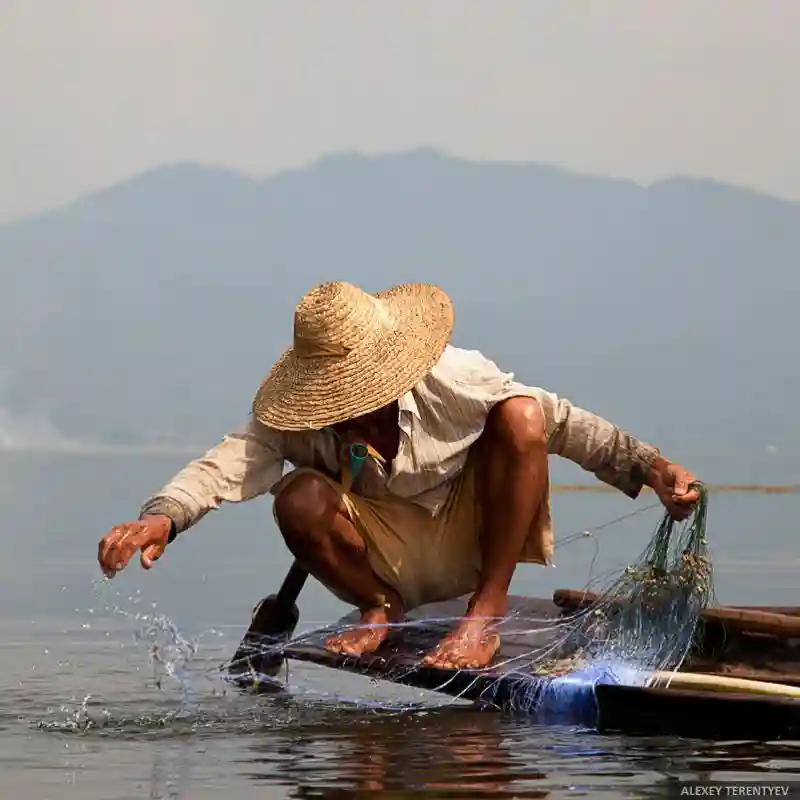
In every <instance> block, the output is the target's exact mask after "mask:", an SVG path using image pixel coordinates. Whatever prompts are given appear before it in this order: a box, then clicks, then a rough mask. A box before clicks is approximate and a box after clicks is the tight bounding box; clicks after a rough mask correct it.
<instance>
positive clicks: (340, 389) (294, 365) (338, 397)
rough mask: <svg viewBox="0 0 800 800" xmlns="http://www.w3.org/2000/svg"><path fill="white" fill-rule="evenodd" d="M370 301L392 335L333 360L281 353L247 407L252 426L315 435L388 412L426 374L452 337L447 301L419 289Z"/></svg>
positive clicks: (398, 289)
mask: <svg viewBox="0 0 800 800" xmlns="http://www.w3.org/2000/svg"><path fill="white" fill-rule="evenodd" d="M373 296H374V297H376V298H378V299H379V300H381V301H382V302H383V303H385V304H386V306H387V308H388V309H389V311H390V312H391V314H392V317H393V319H394V320H395V322H396V325H395V327H394V328H393V330H392V331H391V332H390V333H389V334H388V335H386V334H385V333H383V334H382V335H380V336H378V335H376V336H372V337H370V336H367V337H365V341H364V342H363V343H362V344H361V345H359V346H358V347H357V348H355V349H353V350H351V351H350V352H349V353H348V354H347V355H345V356H340V357H336V358H331V357H327V356H317V357H312V358H309V357H300V356H298V355H297V354H296V353H295V352H294V350H293V349H292V348H289V349H288V350H286V351H285V352H284V353H283V355H282V356H281V358H280V359H279V360H278V362H277V363H276V364H275V366H274V367H273V368H272V370H271V371H270V373H269V375H268V376H267V377H266V379H265V380H264V382H263V383H262V385H261V387H260V388H259V390H258V392H257V394H256V396H255V399H254V401H253V414H254V416H255V418H256V419H257V420H258V421H259V422H261V423H262V424H264V425H266V426H268V427H271V428H275V429H278V430H284V431H302V430H319V429H321V428H325V427H327V426H329V425H334V424H336V423H337V422H344V421H345V420H348V419H353V418H355V417H360V416H363V415H364V414H369V413H371V412H373V411H377V410H378V409H379V408H383V407H384V406H386V405H389V404H390V403H392V402H394V401H395V400H397V399H398V398H400V397H401V396H402V395H404V394H405V393H406V392H407V391H409V390H410V389H412V388H413V387H414V386H415V385H416V384H417V383H418V382H419V381H420V380H422V378H424V377H425V376H426V375H427V374H428V373H429V372H430V370H431V369H432V368H433V367H434V366H435V364H436V362H437V361H438V360H439V359H440V358H441V356H442V353H443V352H444V349H445V347H446V346H447V343H448V341H449V340H450V336H451V334H452V331H453V325H454V310H453V305H452V302H451V300H450V298H449V297H448V296H447V294H446V293H445V292H444V291H442V290H441V289H439V288H438V287H437V286H433V285H430V284H421V283H413V284H403V285H400V286H395V287H393V288H391V289H388V290H386V291H383V292H376V293H375V294H374V295H373Z"/></svg>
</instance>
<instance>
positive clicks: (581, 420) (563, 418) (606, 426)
mask: <svg viewBox="0 0 800 800" xmlns="http://www.w3.org/2000/svg"><path fill="white" fill-rule="evenodd" d="M552 411H553V419H554V425H553V430H552V435H551V439H550V446H549V449H550V452H551V453H556V454H558V455H560V456H563V457H564V458H568V459H569V460H570V461H573V462H575V463H576V464H578V465H579V466H581V467H582V468H583V469H585V470H587V471H588V472H591V473H593V474H594V475H595V476H596V477H597V478H598V480H601V481H603V482H604V483H607V484H609V485H610V486H614V487H615V488H617V489H619V490H620V491H621V492H623V493H624V494H626V495H628V497H631V498H636V497H638V496H639V493H640V492H641V490H642V487H643V486H645V485H647V481H648V475H649V474H650V471H651V468H652V466H653V464H654V462H655V461H656V459H657V458H659V457H660V453H659V450H658V448H657V447H654V446H652V445H650V444H647V443H646V442H642V441H640V440H638V439H636V438H634V437H633V436H631V435H630V434H629V433H628V432H627V431H625V430H623V429H621V428H619V427H618V426H617V425H614V424H613V423H612V422H609V421H608V420H606V419H603V418H602V417H600V416H598V415H597V414H593V413H591V412H590V411H586V410H584V409H582V408H578V407H577V406H573V405H572V404H571V403H570V402H569V401H567V400H564V399H560V400H558V401H557V404H556V407H555V408H554V409H553V410H552Z"/></svg>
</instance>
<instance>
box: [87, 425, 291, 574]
mask: <svg viewBox="0 0 800 800" xmlns="http://www.w3.org/2000/svg"><path fill="white" fill-rule="evenodd" d="M283 464H284V459H283V455H282V448H281V440H280V435H279V434H278V433H276V432H273V431H270V430H269V429H267V428H265V427H264V426H263V425H261V424H260V423H258V422H257V421H255V420H253V419H251V420H249V421H248V423H247V424H246V425H245V426H244V428H243V429H242V430H241V431H237V432H236V433H231V434H229V435H227V436H225V437H224V438H223V439H222V441H221V442H220V443H219V444H218V445H216V446H215V447H213V448H212V449H211V450H209V451H208V452H207V453H205V454H204V455H203V456H201V457H200V458H197V459H194V460H193V461H191V462H189V463H188V464H187V465H186V466H185V467H184V468H183V469H182V470H181V471H180V472H178V473H177V475H175V476H174V477H173V478H172V479H171V480H170V481H169V482H168V483H167V484H166V485H165V486H163V487H162V488H161V489H160V490H158V491H157V492H156V493H155V494H153V495H151V496H150V497H149V498H148V499H147V500H146V501H145V503H144V504H143V505H142V508H141V510H140V514H139V519H138V520H136V521H134V522H126V523H123V524H122V525H117V526H115V527H114V528H112V530H111V531H110V532H109V533H108V534H107V535H106V536H105V537H104V538H103V539H102V540H101V541H100V544H99V547H98V561H99V562H100V566H101V567H102V569H103V571H104V572H105V574H106V575H107V576H109V577H112V576H113V575H114V574H115V573H116V572H118V571H119V570H120V569H123V568H124V567H125V565H126V564H127V563H128V561H130V559H131V558H132V557H133V555H135V553H136V552H139V551H141V563H142V566H143V567H144V568H145V569H150V567H151V566H152V564H153V562H154V561H155V560H156V559H158V558H160V557H161V555H163V553H164V550H165V549H166V547H167V544H169V542H171V541H172V540H173V539H174V538H175V536H177V535H178V534H179V533H182V532H184V531H186V530H188V529H189V528H191V527H192V526H193V525H195V524H197V522H199V521H200V520H201V519H202V518H203V517H204V516H205V515H206V514H207V513H208V512H209V511H211V510H213V509H216V508H219V506H220V505H221V504H222V503H223V502H230V503H238V502H242V501H245V500H250V499H252V498H254V497H258V496H259V495H262V494H265V493H266V492H268V491H269V490H270V488H271V487H272V486H273V485H274V484H275V483H276V482H277V481H278V480H279V479H280V477H281V475H282V473H283Z"/></svg>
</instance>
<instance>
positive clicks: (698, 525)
mask: <svg viewBox="0 0 800 800" xmlns="http://www.w3.org/2000/svg"><path fill="white" fill-rule="evenodd" d="M693 488H694V489H696V490H697V491H698V493H699V502H698V504H697V506H696V507H695V509H694V510H693V512H692V514H691V515H690V516H689V517H688V518H687V519H686V520H684V521H677V520H674V519H673V518H672V517H671V516H670V515H669V514H668V513H667V512H664V514H663V516H662V518H661V519H660V521H659V522H658V524H657V525H656V528H655V530H654V532H653V534H652V536H651V538H650V541H649V543H648V546H647V547H646V548H645V550H644V552H643V553H641V555H640V556H639V557H638V558H637V559H636V560H635V561H634V562H633V563H632V564H630V565H628V566H627V567H626V568H624V569H620V570H618V571H617V572H615V573H613V574H611V575H610V576H609V577H607V578H606V579H605V580H604V581H597V582H595V586H594V588H593V590H592V591H591V592H590V591H589V589H588V587H587V589H586V590H585V591H584V592H583V594H582V595H581V596H579V597H575V596H573V597H571V598H570V602H569V604H568V605H569V606H570V608H571V609H572V610H571V611H565V612H562V613H561V614H560V615H556V616H553V615H550V616H547V617H542V618H540V619H532V618H526V617H521V616H519V615H518V614H517V615H514V616H511V617H509V618H506V619H504V620H500V621H497V623H498V628H499V629H501V636H502V637H503V639H504V640H505V638H506V637H517V638H522V639H523V640H524V641H526V642H527V643H528V644H529V645H530V646H529V647H527V649H522V650H521V651H518V652H516V653H515V654H514V655H513V656H510V657H508V658H505V659H503V660H501V661H500V662H497V661H495V662H494V663H493V664H492V665H491V667H489V668H486V669H483V670H464V671H461V672H460V673H458V674H453V675H451V676H449V677H446V678H444V679H443V680H442V682H440V683H438V684H436V683H435V682H431V680H430V679H425V680H420V669H421V666H422V665H421V661H422V655H423V653H422V652H420V653H419V657H418V658H416V659H415V663H413V664H409V663H408V659H406V660H405V661H401V662H399V663H395V664H391V663H389V662H387V663H386V664H385V666H384V667H381V668H377V669H376V668H374V660H371V659H366V660H365V662H364V663H365V664H369V665H370V666H369V668H368V669H367V668H365V670H364V671H365V672H367V673H368V674H373V675H376V676H378V677H383V678H385V679H387V680H391V681H394V682H396V683H405V684H409V685H419V686H424V687H425V688H432V689H434V690H436V691H442V692H445V693H447V694H450V695H451V696H454V697H465V698H469V699H472V700H477V701H478V702H480V703H483V704H488V705H492V706H501V707H502V708H505V709H510V710H512V711H515V712H520V713H524V714H526V715H528V716H529V717H530V718H532V719H533V720H535V721H537V722H542V723H553V722H556V723H558V722H561V723H574V724H586V725H592V724H593V722H594V720H595V719H596V715H597V704H596V698H595V687H596V686H597V685H598V684H603V683H606V684H609V683H611V684H622V685H629V686H645V685H648V684H649V683H651V682H652V681H653V680H654V678H656V677H657V676H664V674H665V673H669V672H673V671H675V670H677V669H679V668H680V666H681V665H682V664H683V663H684V661H685V659H686V658H687V656H688V655H689V653H690V651H691V650H692V648H693V646H694V645H695V644H696V643H698V636H699V632H700V626H699V624H698V623H699V622H700V619H701V612H702V610H703V609H704V608H705V607H707V605H708V604H709V601H710V600H711V598H712V596H713V571H712V565H711V561H710V557H709V548H708V540H707V538H706V526H707V517H708V493H707V490H706V488H705V487H704V486H703V485H702V484H695V485H694V486H693ZM456 620H457V618H448V619H443V618H435V619H434V618H425V619H414V620H409V621H406V622H404V623H400V624H398V625H396V626H394V627H396V628H397V629H398V630H397V631H396V634H397V635H399V636H400V637H404V638H405V639H406V640H407V641H411V640H413V638H414V634H415V629H416V630H422V629H425V630H427V631H428V632H429V633H430V632H431V631H435V630H437V629H440V630H444V629H445V628H446V626H447V625H448V624H449V625H450V626H451V627H450V629H452V624H453V622H454V621H456ZM354 624H355V623H354ZM346 627H347V626H344V625H342V624H341V623H338V624H337V625H335V626H326V627H325V628H322V629H320V628H316V629H314V630H312V631H311V632H309V633H306V634H304V635H302V636H297V637H295V638H294V639H292V641H291V642H289V643H287V644H286V645H283V644H276V643H274V642H273V643H271V644H270V643H269V642H264V643H262V649H261V654H262V655H266V654H268V653H269V652H270V651H274V650H275V648H283V647H286V648H287V649H288V650H289V651H292V650H294V653H295V654H301V652H302V648H303V646H304V645H305V644H309V643H310V644H312V645H313V646H317V647H319V646H320V645H321V643H323V642H324V641H325V639H326V638H327V637H328V636H330V635H332V634H334V633H342V632H343V631H344V630H345V629H346ZM273 655H274V652H273ZM311 660H313V659H311ZM356 661H357V659H356ZM344 668H346V669H352V670H353V671H356V672H357V671H359V668H358V665H357V664H356V665H355V666H354V664H353V659H350V661H349V666H348V665H344ZM370 670H372V671H371V672H370Z"/></svg>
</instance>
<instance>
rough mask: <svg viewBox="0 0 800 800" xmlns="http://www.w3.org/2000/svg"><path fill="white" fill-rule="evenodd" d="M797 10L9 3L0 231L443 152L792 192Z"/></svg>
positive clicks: (170, 0) (511, 3) (0, 67)
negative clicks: (169, 187) (56, 208)
mask: <svg viewBox="0 0 800 800" xmlns="http://www.w3.org/2000/svg"><path fill="white" fill-rule="evenodd" d="M798 42H800V0H669V2H666V1H662V0H652V2H646V1H643V0H602V2H601V1H600V0H598V1H597V2H595V1H594V0H550V1H545V0H493V1H492V2H490V0H395V1H394V2H389V1H388V0H386V1H385V2H380V1H379V0H283V2H269V0H0V219H8V218H11V217H15V216H19V215H22V214H24V213H28V212H30V211H34V210H39V209H41V208H43V207H46V206H49V205H52V204H55V203H61V202H64V201H67V200H70V199H72V198H74V197H76V196H78V195H80V194H83V193H85V192H87V191H90V190H92V189H95V188H98V187H100V186H104V185H107V184H109V183H113V182H115V181H117V180H119V179H121V178H124V177H127V176H129V175H131V174H134V173H136V172H139V171H141V170H144V169H146V168H149V167H152V166H155V165H157V164H162V163H165V162H172V161H185V160H197V161H202V162H206V163H212V164H219V165H225V166H229V167H233V168H236V169H239V170H243V171H246V172H248V173H254V174H262V175H263V174H267V173H270V172H274V171H276V170H279V169H281V168H284V167H292V166H300V165H304V164H307V163H308V162H309V161H312V160H314V159H316V158H318V157H319V156H320V155H323V154H325V153H329V152H334V151H339V150H360V151H364V152H369V153H373V152H384V151H396V150H402V149H406V148H410V147H415V146H419V145H429V146H434V147H438V148H441V149H444V150H447V151H449V152H451V153H455V154H458V155H463V156H467V157H472V158H479V159H513V160H528V161H531V160H535V161H544V162H551V163H558V164H562V165H565V166H569V167H572V168H575V169H579V170H588V171H592V172H601V173H606V174H612V175H619V176H626V177H633V178H635V179H637V180H640V181H642V182H647V181H650V180H652V179H654V178H657V177H662V176H664V175H672V174H684V175H686V174H691V175H703V176H712V177H715V178H718V179H721V180H724V181H729V182H733V183H737V184H746V185H749V186H753V187H757V188H760V189H763V190H766V191H769V192H772V193H776V194H780V195H782V196H785V197H791V198H793V199H798V200H800V155H799V154H798V152H797V149H798V143H800V108H799V106H800V47H799V46H798Z"/></svg>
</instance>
